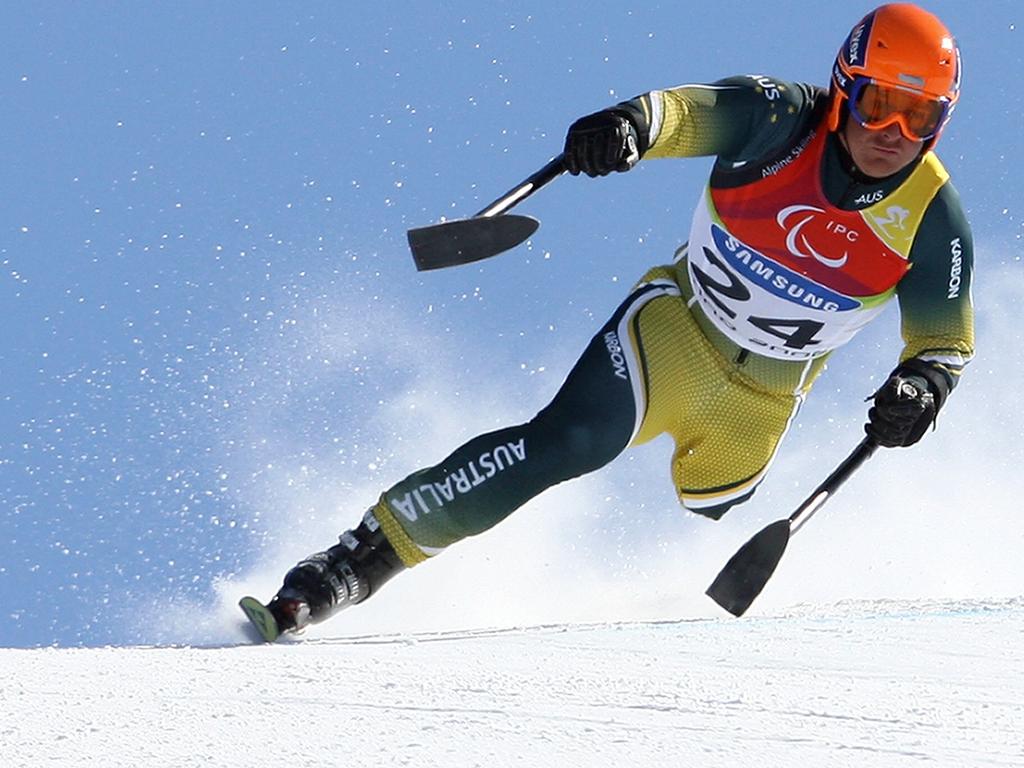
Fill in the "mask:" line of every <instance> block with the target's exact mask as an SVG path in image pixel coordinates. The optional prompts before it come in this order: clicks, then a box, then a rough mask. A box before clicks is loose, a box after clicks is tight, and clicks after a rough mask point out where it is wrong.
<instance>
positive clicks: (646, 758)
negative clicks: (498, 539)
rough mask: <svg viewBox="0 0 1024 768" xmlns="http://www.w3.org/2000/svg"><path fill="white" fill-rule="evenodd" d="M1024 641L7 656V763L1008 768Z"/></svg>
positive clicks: (429, 641) (884, 636) (709, 637)
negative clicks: (1002, 767) (944, 767)
mask: <svg viewBox="0 0 1024 768" xmlns="http://www.w3.org/2000/svg"><path fill="white" fill-rule="evenodd" d="M335 621H336V622H337V621H338V620H337V619H336V620H335ZM348 626H351V625H348ZM345 628H346V627H345V626H342V625H339V630H341V631H344V629H345ZM239 631H240V630H239ZM239 638H240V640H241V635H239ZM1022 638H1024V601H1022V600H1020V599H1015V600H1002V601H989V602H985V601H969V602H967V601H933V602H891V601H890V602H884V601H883V602H879V601H866V602H852V603H841V604H837V605H833V606H829V607H825V608H822V607H817V608H807V609H799V610H793V611H789V612H787V613H784V614H779V615H775V616H768V617H756V618H746V619H742V620H733V619H699V620H688V621H681V622H652V623H628V624H600V625H562V626H542V627H529V628H516V629H495V630H486V631H466V632H443V633H424V634H417V635H375V636H348V637H344V636H338V637H334V638H324V637H321V638H320V639H306V640H297V641H293V642H288V643H283V644H278V645H276V646H261V645H248V644H245V643H242V642H240V644H238V645H225V646H219V647H205V648H199V647H130V648H102V649H89V648H81V649H56V648H50V649H35V650H12V649H5V650H0V663H2V664H3V668H4V670H5V674H4V675H3V677H2V678H0V713H2V714H0V743H2V745H3V746H2V751H3V765H5V766H26V767H27V766H32V768H37V766H83V765H86V766H104V767H105V768H116V767H118V766H132V768H135V767H136V766H146V767H147V768H153V767H155V766H218V767H229V766H255V765H303V766H345V767H346V768H359V767H361V766H373V767H374V768H377V767H379V766H392V765H395V766H399V765H416V766H446V767H448V768H450V767H451V766H489V767H490V768H493V767H495V766H598V765H600V766H606V765H616V766H633V765H635V766H700V767H702V768H713V767H714V766H729V767H730V768H735V767H736V766H748V765H749V766H787V768H789V767H795V766H815V768H826V767H827V766H864V767H869V766H878V767H879V768H899V767H900V766H918V765H931V766H950V767H953V766H971V767H972V768H974V767H979V766H1020V765H1024V736H1022V734H1024V653H1022V650H1021V648H1022V643H1021V640H1022Z"/></svg>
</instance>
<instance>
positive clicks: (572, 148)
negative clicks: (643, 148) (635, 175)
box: [565, 109, 640, 177]
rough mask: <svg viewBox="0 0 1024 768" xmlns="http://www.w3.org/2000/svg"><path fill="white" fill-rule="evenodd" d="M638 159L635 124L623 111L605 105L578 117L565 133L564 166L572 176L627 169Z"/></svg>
mask: <svg viewBox="0 0 1024 768" xmlns="http://www.w3.org/2000/svg"><path fill="white" fill-rule="evenodd" d="M639 160H640V140H639V138H638V136H637V130H636V126H635V125H634V124H633V121H632V120H631V119H630V118H629V117H627V116H626V114H625V112H622V111H619V110H614V109H605V110H602V111H601V112H595V113H594V114H592V115H587V116H586V117H581V118H580V119H579V120H577V121H576V122H575V123H573V124H572V125H571V126H569V133H568V134H567V135H566V137H565V169H566V170H567V171H569V173H571V174H572V175H573V176H577V175H579V174H580V173H581V172H582V173H585V174H587V176H591V177H593V176H607V175H608V174H609V173H611V172H612V171H620V172H621V171H628V170H629V169H630V168H632V167H633V166H634V165H636V164H637V162H638V161H639Z"/></svg>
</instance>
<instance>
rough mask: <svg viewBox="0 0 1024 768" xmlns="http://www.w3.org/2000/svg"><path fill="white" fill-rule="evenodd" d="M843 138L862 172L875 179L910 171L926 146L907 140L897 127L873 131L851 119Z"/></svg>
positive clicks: (842, 133) (844, 128) (844, 129)
mask: <svg viewBox="0 0 1024 768" xmlns="http://www.w3.org/2000/svg"><path fill="white" fill-rule="evenodd" d="M840 134H841V135H842V137H843V140H844V143H845V144H846V150H847V151H848V152H849V153H850V157H852V158H853V162H854V163H856V164H857V168H858V169H859V170H860V172H861V173H863V174H865V175H866V176H870V177H872V178H875V179H881V178H885V177H886V176H891V175H892V174H894V173H896V172H898V171H901V170H903V169H904V168H906V167H907V166H908V165H909V164H910V163H912V162H914V160H916V159H917V157H918V155H920V154H921V145H922V143H923V142H920V141H914V140H911V139H908V138H906V137H905V136H904V135H903V134H902V133H900V129H899V126H897V125H896V124H895V123H892V124H890V125H888V126H886V127H885V128H879V129H877V130H873V129H871V128H865V127H864V126H862V125H861V124H860V123H858V122H857V121H856V120H853V119H850V120H847V121H846V125H845V126H844V127H843V129H842V131H841V132H840Z"/></svg>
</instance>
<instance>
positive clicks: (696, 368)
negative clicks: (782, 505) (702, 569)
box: [636, 267, 823, 519]
mask: <svg viewBox="0 0 1024 768" xmlns="http://www.w3.org/2000/svg"><path fill="white" fill-rule="evenodd" d="M669 274H674V275H675V278H676V280H677V282H678V284H679V285H680V288H681V290H682V297H681V299H680V300H679V301H675V302H655V303H652V304H651V305H650V306H649V307H647V308H645V309H644V310H643V312H642V313H641V314H640V315H639V316H638V318H637V321H636V326H637V330H638V336H639V337H640V338H641V339H642V340H643V351H644V356H645V361H646V365H645V371H646V376H647V382H648V389H649V391H650V392H651V400H650V403H649V404H648V407H647V409H646V412H645V413H646V415H645V418H644V422H643V424H642V425H641V428H640V431H639V433H638V436H637V440H636V442H638V443H639V442H643V441H645V440H648V439H650V438H652V437H654V436H656V435H659V434H662V433H668V434H670V435H671V436H672V437H673V439H674V440H675V444H676V450H675V452H674V454H673V457H672V480H673V483H674V485H675V488H676V492H677V494H678V496H679V500H680V502H681V503H682V504H683V506H684V507H686V509H688V510H690V511H693V512H697V513H699V514H702V515H705V516H707V517H711V518H713V519H718V518H720V517H721V516H722V515H723V514H725V512H726V511H727V510H728V509H729V508H730V507H732V506H734V505H736V504H739V503H741V502H743V501H746V500H747V499H748V498H750V496H752V495H753V493H754V491H755V490H756V488H757V486H758V484H759V483H760V482H761V480H762V479H763V478H764V476H765V474H766V473H767V471H768V468H769V466H770V465H771V462H772V460H773V458H774V456H775V454H776V451H777V450H778V447H779V445H780V443H781V441H782V438H783V437H784V435H785V434H786V432H787V430H788V428H789V426H790V424H791V423H792V421H793V418H794V417H795V415H796V413H797V410H798V409H799V407H800V405H801V403H802V402H803V399H804V397H805V395H806V394H807V392H808V391H809V389H810V386H811V383H812V382H813V380H814V378H815V376H816V375H817V374H818V372H820V370H821V367H822V364H823V361H821V360H815V361H803V362H799V361H794V362H790V361H774V360H768V359H767V358H763V357H760V356H757V355H751V354H749V353H746V352H744V350H742V349H741V348H739V347H737V346H735V345H734V344H732V343H731V342H729V341H728V340H726V339H725V338H724V337H721V334H718V336H717V337H716V336H715V332H714V331H713V330H709V329H708V328H702V327H701V325H700V321H701V319H702V316H701V315H700V312H701V310H700V309H699V308H698V307H695V306H692V304H693V302H692V301H691V299H692V296H693V293H692V289H691V288H690V286H689V283H688V280H687V279H686V273H685V267H684V268H683V269H674V270H669V269H666V268H658V269H656V270H653V271H652V272H651V273H649V274H648V277H647V279H654V278H655V277H656V276H657V275H666V276H667V275H669ZM719 337H720V338H719Z"/></svg>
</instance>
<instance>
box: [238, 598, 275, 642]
mask: <svg viewBox="0 0 1024 768" xmlns="http://www.w3.org/2000/svg"><path fill="white" fill-rule="evenodd" d="M238 607H239V608H241V609H242V612H243V613H244V614H245V617H246V618H247V619H249V622H250V623H251V624H252V626H253V627H255V628H256V631H257V632H259V634H260V637H262V638H263V641H264V642H267V643H272V642H274V641H275V640H277V638H279V637H280V636H281V629H280V627H278V626H277V619H275V618H274V614H272V613H271V612H270V609H269V608H267V606H265V605H264V604H263V603H261V602H260V601H259V600H257V599H256V598H255V597H249V596H246V597H243V598H242V599H241V600H239V601H238Z"/></svg>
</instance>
